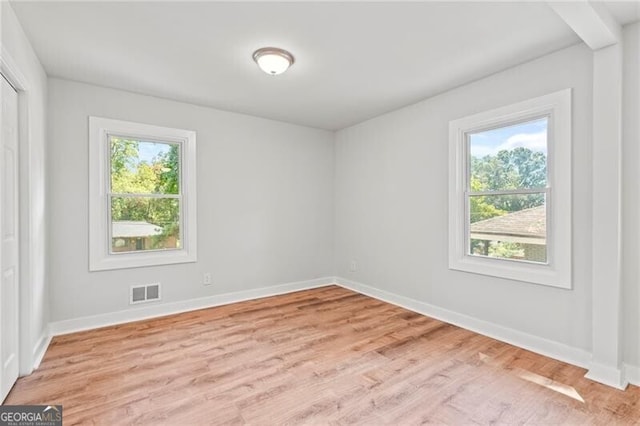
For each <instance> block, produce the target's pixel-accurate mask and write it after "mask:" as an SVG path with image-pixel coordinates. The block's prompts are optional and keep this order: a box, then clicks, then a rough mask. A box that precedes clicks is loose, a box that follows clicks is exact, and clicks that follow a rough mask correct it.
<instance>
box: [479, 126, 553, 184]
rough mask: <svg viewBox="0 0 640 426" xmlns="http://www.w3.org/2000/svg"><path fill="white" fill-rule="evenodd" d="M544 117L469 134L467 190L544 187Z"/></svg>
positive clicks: (545, 175)
mask: <svg viewBox="0 0 640 426" xmlns="http://www.w3.org/2000/svg"><path fill="white" fill-rule="evenodd" d="M547 125H548V119H547V118H546V117H544V118H540V119H536V120H533V121H527V122H525V123H519V124H515V125H513V126H506V127H500V128H497V129H492V130H485V131H482V132H477V133H469V134H468V135H467V138H468V139H467V140H468V144H469V179H470V182H468V184H469V189H470V190H471V191H491V190H505V189H523V188H527V189H530V188H544V187H546V185H547Z"/></svg>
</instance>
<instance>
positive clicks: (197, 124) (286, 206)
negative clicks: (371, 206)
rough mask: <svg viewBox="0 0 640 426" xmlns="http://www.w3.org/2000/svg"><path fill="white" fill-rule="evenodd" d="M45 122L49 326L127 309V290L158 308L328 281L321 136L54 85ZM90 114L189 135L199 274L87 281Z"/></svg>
mask: <svg viewBox="0 0 640 426" xmlns="http://www.w3.org/2000/svg"><path fill="white" fill-rule="evenodd" d="M49 113H50V121H49V123H50V125H49V134H50V138H49V139H50V149H49V157H48V161H49V162H48V179H49V186H50V191H51V192H50V221H51V223H52V224H54V226H52V227H51V229H50V233H49V235H50V246H49V247H50V255H49V271H50V281H51V290H52V291H51V317H52V320H53V321H60V320H64V319H70V318H78V317H83V316H89V315H95V314H101V313H109V312H114V311H121V310H126V309H130V308H131V307H130V305H128V292H129V286H130V285H132V284H140V283H152V282H158V281H159V282H161V283H162V287H163V288H162V297H163V303H166V302H174V301H182V300H188V299H193V298H200V297H204V296H209V295H214V294H220V293H227V292H235V291H240V290H247V289H255V288H260V287H266V286H272V285H276V284H283V283H289V282H295V281H301V280H309V279H313V278H319V277H325V276H330V275H331V274H332V250H333V231H332V230H333V218H332V214H333V187H332V179H333V134H332V133H331V132H328V131H324V130H316V129H311V128H307V127H301V126H295V125H291V124H285V123H281V122H276V121H271V120H266V119H260V118H255V117H250V116H246V115H241V114H234V113H228V112H223V111H219V110H214V109H210V108H204V107H198V106H194V105H189V104H184V103H179V102H173V101H169V100H163V99H158V98H154V97H148V96H141V95H137V94H132V93H128V92H123V91H119V90H113V89H106V88H101V87H97V86H91V85H87V84H81V83H75V82H70V81H65V80H59V79H50V80H49ZM90 115H92V116H100V117H107V118H115V119H123V120H128V121H137V122H141V123H149V124H154V125H159V126H168V127H177V128H184V129H191V130H195V131H196V132H197V157H198V159H197V188H198V262H197V263H187V264H181V265H171V266H160V267H148V268H135V269H126V270H116V271H105V272H91V273H90V272H89V271H88V254H87V249H88V223H87V221H88V217H87V212H88V205H87V198H88V143H89V142H88V117H89V116H90ZM204 272H211V273H212V274H213V282H214V284H213V285H212V286H208V287H204V286H203V285H202V274H203V273H204Z"/></svg>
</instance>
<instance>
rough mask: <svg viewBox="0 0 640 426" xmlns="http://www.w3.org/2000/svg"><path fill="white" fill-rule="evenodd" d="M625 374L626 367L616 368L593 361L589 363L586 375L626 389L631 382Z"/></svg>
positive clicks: (600, 381) (617, 387) (594, 379)
mask: <svg viewBox="0 0 640 426" xmlns="http://www.w3.org/2000/svg"><path fill="white" fill-rule="evenodd" d="M625 376H626V374H625V371H624V367H623V368H615V367H611V366H608V365H605V364H600V363H598V362H593V361H592V362H591V364H590V365H589V371H587V374H585V375H584V377H586V378H587V379H590V380H593V381H596V382H598V383H603V384H605V385H608V386H611V387H614V388H616V389H621V390H625V389H626V388H627V385H628V384H629V382H628V381H627V379H626V377H625Z"/></svg>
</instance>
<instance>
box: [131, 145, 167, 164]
mask: <svg viewBox="0 0 640 426" xmlns="http://www.w3.org/2000/svg"><path fill="white" fill-rule="evenodd" d="M170 148H171V145H169V144H168V143H157V142H148V141H138V159H139V161H140V162H141V163H143V162H144V163H147V164H151V163H152V162H153V159H154V158H155V157H157V156H158V155H161V154H166V153H168V152H169V149H170Z"/></svg>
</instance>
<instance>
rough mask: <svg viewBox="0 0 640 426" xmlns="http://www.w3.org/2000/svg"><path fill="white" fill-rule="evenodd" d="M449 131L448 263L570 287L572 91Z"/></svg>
mask: <svg viewBox="0 0 640 426" xmlns="http://www.w3.org/2000/svg"><path fill="white" fill-rule="evenodd" d="M449 129H450V148H449V149H450V151H449V153H450V155H449V158H450V164H449V170H450V180H449V213H450V215H449V267H450V268H451V269H456V270H461V271H465V272H473V273H479V274H484V275H491V276H496V277H501V278H509V279H514V280H519V281H527V282H532V283H537V284H545V285H551V286H556V287H563V288H570V287H571V91H570V90H569V89H567V90H564V91H561V92H556V93H552V94H550V95H546V96H541V97H539V98H534V99H530V100H528V101H524V102H520V103H518V104H513V105H509V106H506V107H502V108H498V109H495V110H491V111H487V112H483V113H479V114H475V115H472V116H468V117H464V118H461V119H458V120H454V121H452V122H451V123H450V125H449Z"/></svg>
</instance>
